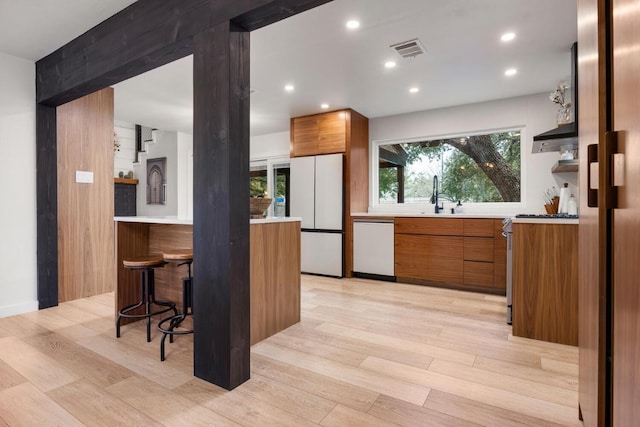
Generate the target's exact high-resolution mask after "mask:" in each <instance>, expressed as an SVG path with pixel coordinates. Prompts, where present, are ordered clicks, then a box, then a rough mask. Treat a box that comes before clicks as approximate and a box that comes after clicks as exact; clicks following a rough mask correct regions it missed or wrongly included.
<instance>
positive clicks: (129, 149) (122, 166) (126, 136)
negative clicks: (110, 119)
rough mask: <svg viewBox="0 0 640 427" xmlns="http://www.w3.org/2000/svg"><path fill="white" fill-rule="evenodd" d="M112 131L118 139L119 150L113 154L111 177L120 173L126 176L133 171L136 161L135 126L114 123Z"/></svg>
mask: <svg viewBox="0 0 640 427" xmlns="http://www.w3.org/2000/svg"><path fill="white" fill-rule="evenodd" d="M113 130H114V132H115V134H116V135H117V138H118V143H119V144H120V149H119V150H118V151H116V152H114V153H113V176H114V177H117V176H118V174H119V173H120V172H122V173H123V174H125V175H126V174H127V173H128V172H129V171H133V162H134V160H135V159H136V129H135V125H133V124H131V123H125V122H119V121H117V122H115V123H114V127H113Z"/></svg>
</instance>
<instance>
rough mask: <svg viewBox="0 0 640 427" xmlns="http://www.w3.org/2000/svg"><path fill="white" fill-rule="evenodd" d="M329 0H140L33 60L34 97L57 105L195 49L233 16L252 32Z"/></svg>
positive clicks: (185, 54)
mask: <svg viewBox="0 0 640 427" xmlns="http://www.w3.org/2000/svg"><path fill="white" fill-rule="evenodd" d="M329 1H331V0H162V1H158V0H139V1H137V2H135V3H133V4H131V5H130V6H129V7H127V8H126V9H123V10H122V11H120V12H118V13H116V14H115V15H113V16H112V17H110V18H108V19H107V20H105V21H103V22H101V23H100V24H98V25H96V26H95V27H93V28H92V29H90V30H89V31H87V32H86V33H84V34H82V35H81V36H79V37H77V38H76V39H74V40H72V41H71V42H69V43H67V44H66V45H64V46H62V47H61V48H60V49H58V50H56V51H55V52H53V53H51V54H50V55H48V56H46V57H44V58H42V59H41V60H39V61H38V62H36V101H37V102H38V103H41V104H46V105H51V106H57V105H60V104H63V103H65V102H69V101H72V100H74V99H77V98H80V97H82V96H85V95H88V94H90V93H92V92H95V91H96V90H99V89H102V88H105V87H107V86H111V85H113V84H116V83H119V82H121V81H123V80H126V79H129V78H131V77H134V76H137V75H139V74H142V73H144V72H146V71H149V70H152V69H154V68H157V67H159V66H161V65H165V64H168V63H170V62H172V61H175V60H176V59H180V58H182V57H185V56H188V55H190V54H192V53H193V37H194V36H195V35H196V34H199V33H201V32H202V31H204V30H206V29H209V28H212V27H214V26H215V25H217V24H220V23H223V22H228V21H233V22H234V23H235V24H236V25H239V26H241V27H242V28H244V29H245V30H248V31H251V30H254V29H257V28H261V27H263V26H265V25H268V24H271V23H274V22H276V21H279V20H281V19H284V18H287V17H289V16H292V15H295V14H297V13H300V12H304V11H306V10H308V9H311V8H313V7H316V6H319V5H321V4H324V3H328V2H329Z"/></svg>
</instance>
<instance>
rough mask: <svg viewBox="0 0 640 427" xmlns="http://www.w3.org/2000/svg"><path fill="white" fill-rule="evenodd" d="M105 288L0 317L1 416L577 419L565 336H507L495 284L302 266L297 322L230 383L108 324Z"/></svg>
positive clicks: (574, 370)
mask: <svg viewBox="0 0 640 427" xmlns="http://www.w3.org/2000/svg"><path fill="white" fill-rule="evenodd" d="M113 298H114V297H113V294H105V295H100V296H96V297H91V298H86V299H81V300H76V301H71V302H67V303H63V304H60V306H58V307H55V308H51V309H47V310H42V311H38V312H34V313H28V314H24V315H20V316H14V317H8V318H3V319H0V427H1V426H5V425H9V426H46V425H61V426H74V425H89V426H118V425H127V426H131V425H141V426H152V425H165V426H172V425H185V426H193V425H207V426H212V425H215V426H226V425H244V426H296V427H297V426H308V425H323V426H394V425H402V426H476V425H482V426H511V425H518V426H521V425H531V426H541V425H544V426H551V425H581V423H580V422H579V421H578V418H577V417H578V410H577V398H578V397H577V396H578V395H577V387H578V381H577V375H578V366H577V363H578V350H577V348H575V347H569V346H563V345H558V344H551V343H546V342H541V341H534V340H528V339H522V338H516V337H513V336H511V327H509V326H508V325H506V323H505V322H504V317H505V307H504V306H505V300H504V298H502V297H496V296H489V295H483V294H476V293H467V292H458V291H450V290H444V289H435V288H428V287H420V286H412V285H403V284H396V283H385V282H375V281H367V280H359V279H350V280H348V279H343V280H336V279H329V278H320V277H311V276H303V279H302V322H301V323H300V324H297V325H295V326H292V327H290V328H289V329H287V330H285V331H284V332H282V333H280V334H278V335H275V336H273V337H271V338H269V339H267V340H265V341H263V342H261V343H259V344H257V345H255V346H253V348H252V354H251V380H250V381H248V382H246V383H245V384H243V385H241V386H240V387H238V388H237V389H235V390H233V391H232V392H228V391H226V390H223V389H220V388H218V387H216V386H213V385H211V384H209V383H206V382H204V381H201V380H199V379H196V378H194V377H193V376H192V370H193V362H192V350H191V346H192V343H193V341H192V338H191V336H180V337H177V339H176V341H175V342H174V343H173V344H168V342H167V360H166V361H165V362H160V360H159V349H158V346H159V339H160V337H159V334H158V333H157V332H154V334H153V341H152V342H151V343H146V342H145V330H144V327H143V325H142V324H141V322H138V323H139V324H136V325H127V326H124V327H123V330H122V337H121V338H120V339H116V338H115V332H114V329H115V328H114V320H113Z"/></svg>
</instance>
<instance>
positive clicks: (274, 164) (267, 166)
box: [249, 156, 291, 217]
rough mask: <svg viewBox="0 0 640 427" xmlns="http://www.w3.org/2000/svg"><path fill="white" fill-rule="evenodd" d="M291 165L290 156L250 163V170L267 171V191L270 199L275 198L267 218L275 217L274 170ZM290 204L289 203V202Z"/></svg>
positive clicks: (266, 158) (254, 160)
mask: <svg viewBox="0 0 640 427" xmlns="http://www.w3.org/2000/svg"><path fill="white" fill-rule="evenodd" d="M290 164H291V159H290V158H289V157H288V156H277V157H265V158H261V159H252V160H251V161H250V162H249V170H250V171H251V170H266V171H267V191H268V192H269V197H271V198H273V202H272V203H271V205H270V206H269V209H268V210H267V216H269V217H272V216H274V207H275V197H276V194H275V186H276V183H275V179H274V170H275V169H276V168H277V169H282V168H286V167H287V165H290ZM287 203H288V201H287Z"/></svg>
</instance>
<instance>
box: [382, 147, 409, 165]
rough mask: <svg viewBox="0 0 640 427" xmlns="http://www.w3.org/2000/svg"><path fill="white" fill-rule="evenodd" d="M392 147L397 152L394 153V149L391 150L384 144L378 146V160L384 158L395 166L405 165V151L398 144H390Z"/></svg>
mask: <svg viewBox="0 0 640 427" xmlns="http://www.w3.org/2000/svg"><path fill="white" fill-rule="evenodd" d="M392 147H395V148H396V150H398V151H399V152H397V153H396V152H395V151H391V150H390V149H388V148H387V147H386V146H384V145H381V146H380V154H379V155H378V157H379V158H380V160H381V161H382V160H384V161H386V162H389V163H392V164H394V165H397V166H406V165H407V152H406V151H404V149H403V148H402V146H401V145H400V144H395V145H392Z"/></svg>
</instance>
